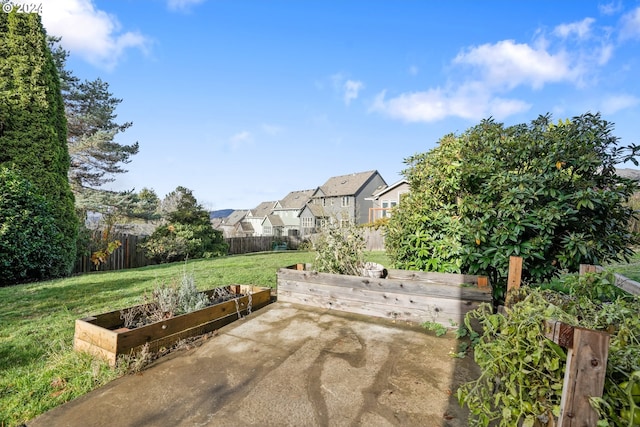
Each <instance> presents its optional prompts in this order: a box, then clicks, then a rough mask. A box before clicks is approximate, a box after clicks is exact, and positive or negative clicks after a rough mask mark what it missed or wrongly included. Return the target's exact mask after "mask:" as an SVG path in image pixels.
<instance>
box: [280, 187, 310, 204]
mask: <svg viewBox="0 0 640 427" xmlns="http://www.w3.org/2000/svg"><path fill="white" fill-rule="evenodd" d="M314 191H315V190H300V191H292V192H290V193H289V194H287V195H286V196H284V199H282V200H280V208H282V209H302V208H303V207H304V205H305V204H306V203H307V202H308V201H309V199H310V198H311V196H312V195H313V192H314Z"/></svg>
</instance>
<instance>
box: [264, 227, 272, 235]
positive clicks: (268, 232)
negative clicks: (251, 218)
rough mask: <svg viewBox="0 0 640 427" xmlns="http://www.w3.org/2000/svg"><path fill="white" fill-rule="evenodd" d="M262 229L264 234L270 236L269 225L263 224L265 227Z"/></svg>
mask: <svg viewBox="0 0 640 427" xmlns="http://www.w3.org/2000/svg"><path fill="white" fill-rule="evenodd" d="M262 231H263V232H264V235H265V236H270V235H271V226H269V225H265V227H264V228H263V229H262Z"/></svg>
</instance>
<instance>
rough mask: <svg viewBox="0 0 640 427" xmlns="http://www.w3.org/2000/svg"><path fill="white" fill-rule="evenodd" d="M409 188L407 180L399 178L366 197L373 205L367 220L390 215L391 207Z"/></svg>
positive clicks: (398, 202) (397, 202)
mask: <svg viewBox="0 0 640 427" xmlns="http://www.w3.org/2000/svg"><path fill="white" fill-rule="evenodd" d="M409 190H410V188H409V181H407V180H406V179H401V180H400V181H398V182H396V183H394V184H391V185H389V186H387V187H383V188H381V189H379V190H378V191H376V192H375V193H373V195H372V196H371V197H370V198H368V200H371V201H372V202H373V206H372V207H371V208H370V209H369V222H374V221H376V220H378V219H381V218H387V217H389V216H391V212H392V210H393V208H394V207H396V206H397V205H398V204H400V198H402V196H403V195H405V194H407V193H409Z"/></svg>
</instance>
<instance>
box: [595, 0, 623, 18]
mask: <svg viewBox="0 0 640 427" xmlns="http://www.w3.org/2000/svg"><path fill="white" fill-rule="evenodd" d="M598 10H600V13H602V14H603V15H615V14H616V13H618V12H620V11H621V10H622V2H621V1H617V2H615V1H612V2H611V3H606V4H599V5H598Z"/></svg>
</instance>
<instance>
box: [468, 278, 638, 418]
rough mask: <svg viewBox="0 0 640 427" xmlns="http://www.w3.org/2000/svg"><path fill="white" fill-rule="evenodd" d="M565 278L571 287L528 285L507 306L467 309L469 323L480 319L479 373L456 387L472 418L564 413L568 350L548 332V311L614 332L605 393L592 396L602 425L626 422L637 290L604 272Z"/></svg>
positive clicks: (634, 364) (634, 363) (476, 354)
mask: <svg viewBox="0 0 640 427" xmlns="http://www.w3.org/2000/svg"><path fill="white" fill-rule="evenodd" d="M562 281H563V288H564V289H565V290H566V291H567V292H568V293H566V294H565V293H560V292H556V291H552V290H540V289H535V288H528V287H525V288H522V291H521V295H519V297H520V299H521V301H519V302H518V303H516V304H514V305H513V306H512V307H511V308H510V309H507V310H506V312H505V313H504V314H500V313H494V312H493V309H492V307H490V306H489V305H483V306H482V307H480V308H478V309H477V310H474V311H472V312H470V313H469V314H468V315H467V316H466V318H465V324H466V326H467V328H469V330H471V324H472V321H473V320H475V321H477V322H479V324H480V325H481V327H482V334H481V335H478V334H476V333H474V332H472V333H471V334H472V342H473V343H474V357H475V360H476V362H477V363H478V365H479V366H480V367H481V369H482V374H481V376H480V378H478V379H477V380H475V381H472V382H469V383H466V384H464V385H463V386H461V387H460V388H459V389H458V398H459V400H460V403H461V404H463V405H466V406H467V407H468V408H469V410H470V412H471V414H472V416H471V419H470V421H471V425H476V426H488V425H500V426H512V425H520V424H519V423H522V425H529V426H533V425H534V422H541V423H542V424H545V423H546V422H547V421H548V420H549V419H551V418H552V417H557V416H558V415H559V410H560V399H561V396H562V386H563V379H564V368H563V366H564V363H565V362H566V351H565V350H564V349H562V348H561V347H559V346H558V345H556V344H554V343H553V342H552V341H551V340H549V339H547V338H546V337H545V336H544V330H543V321H544V320H547V319H551V320H560V321H563V322H565V323H568V324H570V325H574V326H580V327H583V328H588V329H594V330H603V331H608V332H609V333H610V334H611V341H610V348H609V356H608V360H607V372H606V379H605V389H604V395H603V398H602V399H595V400H594V402H593V404H594V406H595V407H596V408H598V410H599V411H600V415H601V421H600V423H599V424H598V425H611V426H613V425H627V423H626V422H623V421H622V419H621V414H622V413H623V411H627V412H628V413H630V411H631V409H632V408H633V406H632V404H631V401H630V400H629V396H630V394H629V393H627V391H628V390H626V387H621V384H622V385H624V386H626V384H628V383H629V382H630V381H631V382H633V381H634V378H635V377H634V372H636V371H638V370H640V318H639V317H638V313H639V312H640V298H638V297H632V296H630V295H629V294H627V293H625V292H624V291H621V290H620V289H618V288H616V287H615V286H614V285H612V284H611V283H612V277H611V275H610V274H607V273H601V274H588V275H584V276H577V275H569V276H565V277H563V279H562ZM625 383H626V384H625ZM631 397H633V396H631ZM631 415H633V414H631ZM629 425H631V424H629Z"/></svg>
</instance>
